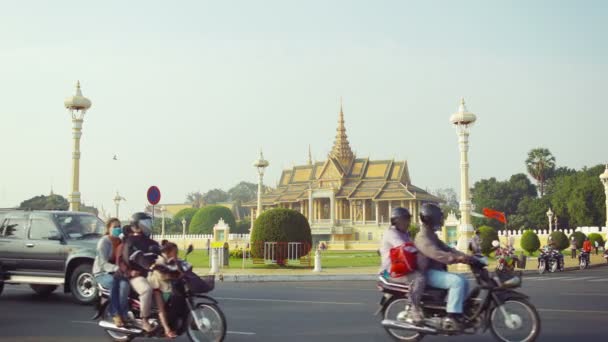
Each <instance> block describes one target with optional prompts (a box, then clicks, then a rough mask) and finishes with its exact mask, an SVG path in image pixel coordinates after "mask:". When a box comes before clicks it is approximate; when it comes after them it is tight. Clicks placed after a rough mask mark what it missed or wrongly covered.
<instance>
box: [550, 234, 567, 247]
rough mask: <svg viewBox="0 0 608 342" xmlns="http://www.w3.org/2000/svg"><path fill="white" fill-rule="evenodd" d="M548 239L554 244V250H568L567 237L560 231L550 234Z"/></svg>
mask: <svg viewBox="0 0 608 342" xmlns="http://www.w3.org/2000/svg"><path fill="white" fill-rule="evenodd" d="M549 238H550V239H551V241H553V242H554V243H555V246H556V248H557V249H559V250H560V251H563V250H564V249H566V248H568V246H570V243H569V242H568V237H567V236H566V234H564V232H562V231H560V230H558V231H555V232H553V233H551V235H549Z"/></svg>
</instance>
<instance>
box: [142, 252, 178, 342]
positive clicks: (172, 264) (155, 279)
mask: <svg viewBox="0 0 608 342" xmlns="http://www.w3.org/2000/svg"><path fill="white" fill-rule="evenodd" d="M161 246H162V247H161V255H159V256H158V257H157V258H156V261H155V262H154V263H153V264H152V265H151V266H150V270H151V271H152V272H150V273H149V274H148V282H149V283H150V286H152V289H153V290H154V300H155V301H156V305H157V306H158V311H159V315H158V316H159V317H160V322H161V324H162V325H163V329H164V330H165V336H166V337H167V338H175V337H177V334H176V333H175V332H174V331H173V330H171V327H170V326H169V320H168V318H167V311H166V309H165V308H166V307H165V301H166V300H168V299H169V297H170V296H171V290H172V288H171V279H174V278H175V277H177V276H179V268H178V267H177V264H176V263H177V254H178V253H177V252H178V248H177V245H176V244H174V243H173V242H168V241H166V240H163V241H162V243H161Z"/></svg>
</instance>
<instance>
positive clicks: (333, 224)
mask: <svg viewBox="0 0 608 342" xmlns="http://www.w3.org/2000/svg"><path fill="white" fill-rule="evenodd" d="M440 201H441V199H439V198H437V197H435V196H433V195H431V194H429V193H428V192H426V191H424V190H422V189H420V188H418V187H416V186H414V185H413V184H412V180H411V178H410V174H409V170H408V164H407V161H395V160H370V159H369V158H357V157H356V156H355V154H354V153H353V151H352V150H351V147H350V144H349V142H348V138H347V135H346V128H345V125H344V112H343V110H342V108H340V113H339V119H338V128H337V134H336V139H335V142H334V146H333V148H332V150H331V152H330V153H329V155H328V157H327V160H325V161H323V162H313V161H312V158H311V156H310V152H309V157H308V163H307V164H306V165H301V166H294V167H293V168H292V169H288V170H283V173H282V175H281V178H280V180H279V183H278V186H277V187H276V189H273V190H272V191H269V192H267V193H264V194H263V195H262V206H263V210H265V209H269V208H290V209H294V210H298V211H299V212H301V213H302V214H303V215H304V216H306V218H308V221H309V223H310V227H311V230H312V234H313V241H314V242H315V243H318V242H319V241H326V242H327V243H329V244H330V246H331V248H332V249H368V248H375V247H377V245H378V241H379V240H380V239H381V237H382V233H383V231H384V230H385V229H386V228H387V225H388V222H389V221H390V212H391V210H392V208H394V207H398V206H401V207H405V208H408V209H409V210H410V212H411V213H412V214H413V215H414V217H418V211H419V208H420V206H421V205H422V204H423V203H425V202H433V203H438V202H440ZM246 206H248V207H250V208H251V214H252V217H254V218H255V217H257V213H256V209H257V202H255V201H253V202H249V203H247V204H246Z"/></svg>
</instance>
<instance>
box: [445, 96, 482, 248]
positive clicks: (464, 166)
mask: <svg viewBox="0 0 608 342" xmlns="http://www.w3.org/2000/svg"><path fill="white" fill-rule="evenodd" d="M475 121H477V116H475V114H473V113H471V112H469V111H468V110H467V107H466V106H465V103H464V99H461V100H460V106H458V111H457V112H456V113H454V114H452V116H451V117H450V122H451V123H452V124H454V126H456V129H457V131H458V142H459V146H460V229H459V236H458V244H457V248H458V249H459V250H461V251H466V250H467V246H468V245H469V241H470V239H471V237H472V236H473V225H472V224H471V196H470V194H469V158H468V151H469V131H470V128H471V126H473V124H474V123H475Z"/></svg>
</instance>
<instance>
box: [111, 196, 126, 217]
mask: <svg viewBox="0 0 608 342" xmlns="http://www.w3.org/2000/svg"><path fill="white" fill-rule="evenodd" d="M126 200H127V199H126V198H124V197H122V196H120V194H119V193H118V191H116V196H114V204H115V205H116V218H117V219H120V216H119V207H120V201H126Z"/></svg>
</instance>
